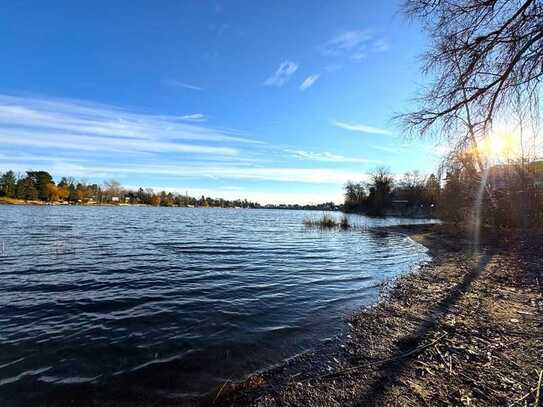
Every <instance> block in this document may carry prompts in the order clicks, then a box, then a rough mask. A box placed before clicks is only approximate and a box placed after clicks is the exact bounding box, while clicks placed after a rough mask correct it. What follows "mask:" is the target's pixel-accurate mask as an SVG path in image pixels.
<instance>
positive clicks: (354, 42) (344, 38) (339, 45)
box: [321, 30, 388, 62]
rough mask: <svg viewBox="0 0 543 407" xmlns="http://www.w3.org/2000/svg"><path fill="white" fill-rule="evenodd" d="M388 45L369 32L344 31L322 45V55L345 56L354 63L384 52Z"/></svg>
mask: <svg viewBox="0 0 543 407" xmlns="http://www.w3.org/2000/svg"><path fill="white" fill-rule="evenodd" d="M387 49H388V43H387V42H386V41H385V40H384V39H382V38H375V35H374V34H373V32H372V31H370V30H353V31H344V32H341V33H339V34H338V35H336V36H335V37H334V38H332V39H330V40H329V41H327V42H326V43H324V44H323V45H322V47H321V52H322V54H323V55H327V56H345V57H348V58H349V59H351V60H352V61H355V62H360V61H361V60H363V59H365V58H366V57H367V56H368V54H370V53H376V52H384V51H386V50H387Z"/></svg>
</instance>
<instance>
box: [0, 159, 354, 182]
mask: <svg viewBox="0 0 543 407" xmlns="http://www.w3.org/2000/svg"><path fill="white" fill-rule="evenodd" d="M2 165H3V167H4V168H14V169H20V168H22V167H21V166H20V164H15V163H9V162H8V163H3V164H2ZM43 169H44V170H46V171H51V173H53V174H55V175H57V174H62V175H65V174H69V175H73V176H85V177H105V178H118V177H121V176H127V175H133V174H140V175H145V176H167V177H174V178H211V179H217V180H219V179H235V180H255V181H276V182H288V183H306V184H333V185H338V186H341V185H343V184H344V183H345V182H346V181H347V180H349V179H360V178H361V176H363V175H361V174H360V172H358V171H347V170H340V169H335V168H298V167H254V166H253V167H251V166H239V165H225V164H210V163H191V164H190V165H188V164H187V165H176V164H167V165H161V164H152V163H149V164H148V163H138V164H137V165H134V164H125V165H122V164H121V165H115V164H111V165H105V164H102V165H100V164H96V165H92V164H89V165H87V164H85V163H80V164H67V163H63V162H60V163H55V164H54V165H52V166H51V165H48V166H47V165H46V166H44V168H43Z"/></svg>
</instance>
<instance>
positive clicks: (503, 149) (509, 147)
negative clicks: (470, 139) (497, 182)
mask: <svg viewBox="0 0 543 407" xmlns="http://www.w3.org/2000/svg"><path fill="white" fill-rule="evenodd" d="M519 148H520V144H519V138H518V136H517V135H516V134H515V133H514V132H511V131H495V132H492V134H489V135H488V136H487V137H486V138H485V139H483V140H482V141H481V143H480V144H479V153H480V154H481V155H482V156H483V157H485V158H486V159H488V160H490V161H501V160H509V159H514V158H518V156H519V155H520V152H519Z"/></svg>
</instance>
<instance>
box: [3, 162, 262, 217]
mask: <svg viewBox="0 0 543 407" xmlns="http://www.w3.org/2000/svg"><path fill="white" fill-rule="evenodd" d="M0 197H5V198H12V199H20V200H24V201H26V202H38V201H39V202H49V203H69V204H82V205H92V204H97V205H103V204H131V205H137V204H140V205H153V206H195V207H196V206H198V207H222V208H234V207H239V208H258V207H260V205H259V204H258V203H256V202H250V201H248V200H247V199H244V200H241V199H237V200H227V199H222V198H210V197H206V196H203V195H202V196H201V197H200V198H195V197H191V196H188V195H183V194H178V193H172V192H166V191H161V192H155V191H153V189H151V188H146V189H144V188H139V189H137V190H135V191H134V190H129V189H126V188H124V187H123V186H122V185H121V184H120V183H119V182H118V181H115V180H109V181H105V182H104V183H103V184H101V185H98V184H90V183H86V182H84V181H77V180H75V179H74V178H73V177H62V178H61V179H60V181H59V182H58V183H55V181H54V180H53V177H52V176H51V174H49V173H48V172H47V171H27V172H26V173H25V174H23V175H18V174H16V173H15V172H14V171H11V170H9V171H6V172H5V173H0Z"/></svg>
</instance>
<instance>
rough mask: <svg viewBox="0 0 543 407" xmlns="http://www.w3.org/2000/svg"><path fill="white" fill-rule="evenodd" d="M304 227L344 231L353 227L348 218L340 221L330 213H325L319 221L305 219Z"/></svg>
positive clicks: (345, 217) (344, 217)
mask: <svg viewBox="0 0 543 407" xmlns="http://www.w3.org/2000/svg"><path fill="white" fill-rule="evenodd" d="M304 225H305V226H306V227H311V228H319V229H337V228H339V229H342V230H347V229H349V228H350V227H351V224H350V223H349V219H348V218H347V216H343V217H342V218H341V219H340V220H339V221H338V220H336V218H335V217H334V216H332V215H330V214H328V213H325V214H323V215H322V217H320V218H319V219H311V218H306V219H304Z"/></svg>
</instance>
